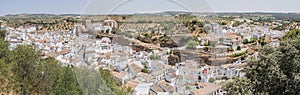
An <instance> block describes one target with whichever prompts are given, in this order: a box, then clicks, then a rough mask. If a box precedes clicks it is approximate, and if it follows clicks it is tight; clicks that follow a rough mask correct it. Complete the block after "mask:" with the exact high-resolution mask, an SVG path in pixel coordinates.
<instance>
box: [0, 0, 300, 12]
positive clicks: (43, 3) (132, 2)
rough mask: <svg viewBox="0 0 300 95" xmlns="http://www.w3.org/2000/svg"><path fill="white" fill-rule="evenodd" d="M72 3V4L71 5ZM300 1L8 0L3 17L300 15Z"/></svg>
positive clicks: (2, 2) (3, 6)
mask: <svg viewBox="0 0 300 95" xmlns="http://www.w3.org/2000/svg"><path fill="white" fill-rule="evenodd" d="M70 2H71V3H70ZM299 3H300V1H299V0H286V1H274V0H263V1H262V0H251V1H245V0H22V1H20V0H4V1H1V4H0V15H1V16H4V15H15V14H88V15H105V14H135V13H149V12H150V13H153V12H155V13H157V12H165V11H187V12H200V13H207V12H210V13H254V12H262V13H300V6H298V5H297V4H299Z"/></svg>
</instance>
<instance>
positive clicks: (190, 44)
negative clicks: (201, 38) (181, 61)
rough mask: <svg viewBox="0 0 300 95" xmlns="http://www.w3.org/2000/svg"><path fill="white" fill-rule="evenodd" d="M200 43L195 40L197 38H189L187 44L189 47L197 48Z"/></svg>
mask: <svg viewBox="0 0 300 95" xmlns="http://www.w3.org/2000/svg"><path fill="white" fill-rule="evenodd" d="M197 45H198V42H197V41H195V40H189V41H188V42H187V43H186V46H187V47H188V48H196V47H197Z"/></svg>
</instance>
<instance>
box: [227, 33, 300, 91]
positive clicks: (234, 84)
mask: <svg viewBox="0 0 300 95" xmlns="http://www.w3.org/2000/svg"><path fill="white" fill-rule="evenodd" d="M298 32H299V30H298V29H297V30H291V31H289V32H288V33H287V34H286V35H285V36H284V37H283V39H282V40H281V46H280V47H279V48H273V47H269V46H264V47H263V48H262V49H261V50H260V51H259V56H258V58H252V59H251V60H250V61H249V62H248V64H247V66H246V67H245V71H246V77H244V78H234V79H233V80H232V81H230V82H229V83H227V85H226V86H225V87H224V89H225V90H227V91H228V93H230V94H245V93H252V94H270V95H299V94H300V93H299V91H300V39H297V37H299V35H300V33H298ZM246 84H247V85H246Z"/></svg>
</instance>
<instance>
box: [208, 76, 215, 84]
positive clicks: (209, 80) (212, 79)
mask: <svg viewBox="0 0 300 95" xmlns="http://www.w3.org/2000/svg"><path fill="white" fill-rule="evenodd" d="M215 81H216V79H215V78H212V77H211V78H209V79H208V82H210V83H214V82H215Z"/></svg>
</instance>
